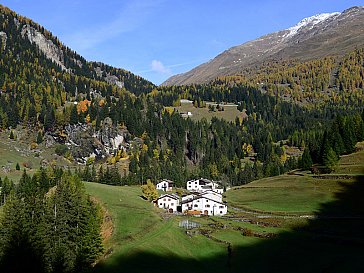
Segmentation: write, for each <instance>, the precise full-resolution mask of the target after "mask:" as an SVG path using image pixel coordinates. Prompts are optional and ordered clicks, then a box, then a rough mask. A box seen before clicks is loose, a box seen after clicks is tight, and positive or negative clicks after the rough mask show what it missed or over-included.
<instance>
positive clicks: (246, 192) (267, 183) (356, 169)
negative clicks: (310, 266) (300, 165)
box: [226, 151, 364, 214]
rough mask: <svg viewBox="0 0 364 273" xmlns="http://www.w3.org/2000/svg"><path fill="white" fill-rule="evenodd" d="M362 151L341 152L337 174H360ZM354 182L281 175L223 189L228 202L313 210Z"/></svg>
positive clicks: (289, 210)
mask: <svg viewBox="0 0 364 273" xmlns="http://www.w3.org/2000/svg"><path fill="white" fill-rule="evenodd" d="M363 170H364V151H359V152H357V153H353V154H351V155H347V156H343V157H342V158H341V159H340V161H339V165H338V168H337V170H336V173H337V174H362V173H363ZM353 183H354V180H350V179H343V180H340V179H318V178H314V177H312V176H308V175H306V176H299V175H281V176H277V177H269V178H264V179H261V180H258V181H255V182H252V183H250V184H247V185H245V186H242V187H238V188H234V189H232V190H230V191H228V192H227V193H226V196H227V200H228V203H229V204H230V205H231V206H234V207H237V208H242V209H253V210H261V211H267V212H273V213H275V212H282V213H298V214H305V213H312V212H314V211H317V209H319V208H320V206H321V204H322V203H327V202H330V201H334V200H335V193H337V192H339V191H342V190H344V189H345V188H346V186H348V185H351V184H353Z"/></svg>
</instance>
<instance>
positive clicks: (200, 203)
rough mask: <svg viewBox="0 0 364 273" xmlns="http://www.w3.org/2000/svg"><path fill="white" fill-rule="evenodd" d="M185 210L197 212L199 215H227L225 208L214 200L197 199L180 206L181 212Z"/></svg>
mask: <svg viewBox="0 0 364 273" xmlns="http://www.w3.org/2000/svg"><path fill="white" fill-rule="evenodd" d="M186 210H199V211H201V214H207V215H224V214H226V213H227V206H226V205H223V204H221V203H218V202H216V201H214V200H208V199H206V198H199V199H196V200H192V201H190V202H188V203H185V204H182V212H184V211H186Z"/></svg>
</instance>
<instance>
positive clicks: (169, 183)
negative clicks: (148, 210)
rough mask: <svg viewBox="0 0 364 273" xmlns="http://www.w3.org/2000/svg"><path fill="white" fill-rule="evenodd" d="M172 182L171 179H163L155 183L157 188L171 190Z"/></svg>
mask: <svg viewBox="0 0 364 273" xmlns="http://www.w3.org/2000/svg"><path fill="white" fill-rule="evenodd" d="M173 186H174V183H173V181H171V180H168V179H164V180H162V181H161V182H159V183H158V184H157V185H156V189H157V190H162V191H172V190H173Z"/></svg>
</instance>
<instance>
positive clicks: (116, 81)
mask: <svg viewBox="0 0 364 273" xmlns="http://www.w3.org/2000/svg"><path fill="white" fill-rule="evenodd" d="M105 81H106V82H107V83H110V84H114V85H116V86H117V87H119V88H123V87H124V83H123V82H121V81H119V78H118V77H116V76H115V75H107V76H106V77H105Z"/></svg>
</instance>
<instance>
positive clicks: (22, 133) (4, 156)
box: [0, 126, 72, 182]
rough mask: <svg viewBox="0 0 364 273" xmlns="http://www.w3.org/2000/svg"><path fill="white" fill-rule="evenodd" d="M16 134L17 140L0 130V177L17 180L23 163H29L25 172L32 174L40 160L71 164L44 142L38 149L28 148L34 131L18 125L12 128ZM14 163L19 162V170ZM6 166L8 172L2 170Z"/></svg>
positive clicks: (33, 138)
mask: <svg viewBox="0 0 364 273" xmlns="http://www.w3.org/2000/svg"><path fill="white" fill-rule="evenodd" d="M14 132H15V134H16V135H17V136H18V138H17V140H11V139H9V134H10V133H9V132H7V131H3V132H0V177H2V178H4V177H5V176H7V177H9V178H10V179H12V180H13V181H14V182H16V181H18V180H19V178H20V177H21V175H22V173H23V169H24V167H23V163H25V162H26V163H29V164H31V168H27V169H26V170H27V173H28V174H30V175H32V174H33V173H34V172H35V170H37V169H39V167H40V165H41V161H42V160H46V161H47V162H52V163H55V164H56V165H57V166H62V167H65V166H72V164H71V163H69V162H66V160H65V159H64V158H63V157H59V156H57V155H56V154H55V152H54V150H55V148H54V147H53V148H46V147H45V144H44V143H43V144H40V146H39V150H38V149H37V150H30V144H31V142H33V141H34V140H35V138H36V133H35V132H28V131H27V130H26V129H22V128H21V127H20V126H18V128H17V129H16V130H14ZM16 163H19V165H20V167H21V170H20V171H17V170H16V169H15V166H16ZM6 166H8V167H9V168H10V172H7V173H6V172H4V169H3V167H6Z"/></svg>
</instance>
